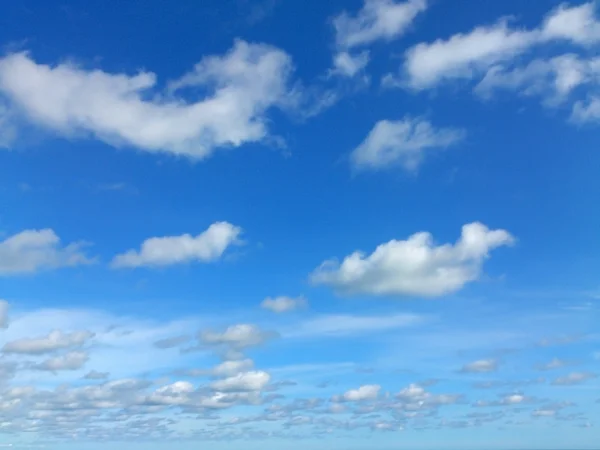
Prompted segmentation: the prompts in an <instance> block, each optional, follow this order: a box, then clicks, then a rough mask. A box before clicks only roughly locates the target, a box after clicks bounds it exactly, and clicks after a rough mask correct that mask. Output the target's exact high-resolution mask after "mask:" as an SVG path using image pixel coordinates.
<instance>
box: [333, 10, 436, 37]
mask: <svg viewBox="0 0 600 450" xmlns="http://www.w3.org/2000/svg"><path fill="white" fill-rule="evenodd" d="M426 9H427V1H426V0H406V1H396V0H365V3H364V6H363V7H362V9H361V10H360V11H359V12H358V13H357V14H356V15H354V16H352V15H350V14H348V13H347V12H343V13H342V14H340V15H339V16H337V17H335V18H334V20H333V26H334V27H335V31H336V43H337V46H338V47H339V48H343V49H350V48H354V47H359V46H363V45H368V44H372V43H373V42H375V41H378V40H384V41H391V40H393V39H396V38H398V37H400V36H401V35H402V34H404V33H405V32H406V31H407V30H408V28H409V27H410V25H411V24H412V23H413V21H414V20H415V18H416V17H417V16H418V15H419V14H420V13H422V12H423V11H425V10H426Z"/></svg>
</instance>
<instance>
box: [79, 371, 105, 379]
mask: <svg viewBox="0 0 600 450" xmlns="http://www.w3.org/2000/svg"><path fill="white" fill-rule="evenodd" d="M109 376H110V373H108V372H98V371H96V370H92V371H91V372H88V373H86V374H85V375H84V376H83V379H84V380H106V379H107V378H108V377H109Z"/></svg>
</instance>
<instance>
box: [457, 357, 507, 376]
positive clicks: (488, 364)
mask: <svg viewBox="0 0 600 450" xmlns="http://www.w3.org/2000/svg"><path fill="white" fill-rule="evenodd" d="M496 370H498V361H496V360H495V359H480V360H478V361H474V362H472V363H468V364H465V365H464V366H463V367H462V369H461V370H460V371H461V372H463V373H487V372H495V371H496Z"/></svg>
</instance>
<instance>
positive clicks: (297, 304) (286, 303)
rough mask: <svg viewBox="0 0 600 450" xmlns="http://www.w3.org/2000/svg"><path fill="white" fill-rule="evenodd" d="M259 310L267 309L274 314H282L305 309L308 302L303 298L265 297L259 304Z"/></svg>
mask: <svg viewBox="0 0 600 450" xmlns="http://www.w3.org/2000/svg"><path fill="white" fill-rule="evenodd" d="M260 306H261V308H263V309H268V310H269V311H273V312H275V313H279V314H280V313H284V312H289V311H294V310H297V309H301V308H306V307H307V306H308V302H307V300H306V298H304V297H296V298H292V297H286V296H280V297H275V298H271V297H267V298H265V299H264V300H263V301H262V303H261V304H260Z"/></svg>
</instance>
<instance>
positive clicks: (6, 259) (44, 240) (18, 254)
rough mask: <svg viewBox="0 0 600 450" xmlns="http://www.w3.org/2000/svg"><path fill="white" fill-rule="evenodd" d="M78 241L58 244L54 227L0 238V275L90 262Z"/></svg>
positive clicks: (58, 240)
mask: <svg viewBox="0 0 600 450" xmlns="http://www.w3.org/2000/svg"><path fill="white" fill-rule="evenodd" d="M83 246H84V244H83V243H81V242H77V243H72V244H68V245H66V246H63V245H61V242H60V238H59V237H58V236H57V235H56V233H55V232H54V231H53V230H50V229H44V230H25V231H22V232H20V233H18V234H15V235H12V236H10V237H8V238H6V239H5V240H3V241H0V276H7V275H18V274H28V273H34V272H37V271H39V270H49V269H58V268H60V267H74V266H79V265H84V264H90V263H92V262H93V261H92V260H91V259H90V258H88V257H87V256H86V255H85V254H84V253H83V252H82V248H83Z"/></svg>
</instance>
